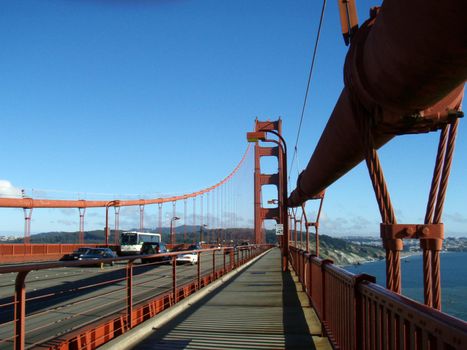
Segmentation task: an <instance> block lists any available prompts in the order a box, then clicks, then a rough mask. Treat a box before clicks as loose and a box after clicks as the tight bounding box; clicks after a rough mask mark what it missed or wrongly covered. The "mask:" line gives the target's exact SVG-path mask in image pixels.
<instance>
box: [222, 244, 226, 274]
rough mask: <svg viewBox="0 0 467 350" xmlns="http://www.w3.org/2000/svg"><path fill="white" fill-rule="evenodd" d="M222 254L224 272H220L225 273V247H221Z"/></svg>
mask: <svg viewBox="0 0 467 350" xmlns="http://www.w3.org/2000/svg"><path fill="white" fill-rule="evenodd" d="M222 256H223V257H224V272H223V273H222V274H223V275H225V273H226V271H225V248H224V249H222Z"/></svg>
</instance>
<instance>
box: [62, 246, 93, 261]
mask: <svg viewBox="0 0 467 350" xmlns="http://www.w3.org/2000/svg"><path fill="white" fill-rule="evenodd" d="M90 249H92V248H90V247H81V248H78V249H76V250H75V251H73V253H70V254H65V255H64V256H62V257H61V258H60V261H74V260H79V258H80V257H81V256H82V255H83V254H85V253H86V252H87V251H88V250H90Z"/></svg>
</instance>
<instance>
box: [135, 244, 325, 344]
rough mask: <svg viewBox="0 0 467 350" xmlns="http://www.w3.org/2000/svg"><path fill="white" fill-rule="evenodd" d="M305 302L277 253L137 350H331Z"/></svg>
mask: <svg viewBox="0 0 467 350" xmlns="http://www.w3.org/2000/svg"><path fill="white" fill-rule="evenodd" d="M304 300H306V296H305V295H304V293H302V292H297V288H296V284H295V281H294V279H293V278H292V275H291V274H290V273H285V274H283V273H282V272H281V268H280V252H279V250H278V249H273V250H272V251H270V252H269V253H267V254H266V255H264V256H263V257H262V258H260V259H259V260H257V261H256V262H254V263H253V264H252V265H251V266H249V267H248V268H246V269H245V270H244V271H243V272H242V273H241V274H239V275H238V276H236V277H235V278H233V279H232V280H230V282H228V283H226V284H225V285H223V286H222V287H220V288H218V289H217V290H216V291H214V292H213V293H211V294H209V295H208V296H207V297H205V298H203V299H202V300H200V301H199V302H197V303H195V304H193V306H191V307H190V309H188V310H187V311H185V312H183V313H181V314H180V315H178V316H177V317H175V318H174V319H172V320H171V321H169V322H168V323H167V324H165V325H164V326H162V327H161V328H159V329H156V330H153V331H152V333H151V334H150V335H149V336H148V337H147V338H146V339H144V340H143V341H142V342H141V343H139V344H138V345H136V346H135V347H134V348H133V349H284V348H285V349H315V348H316V349H330V345H329V342H328V340H327V339H326V338H321V337H320V336H319V334H320V330H321V325H320V324H319V321H318V319H317V317H316V315H315V314H314V312H313V310H312V309H311V308H310V307H307V306H306V305H305V307H302V304H301V301H302V303H303V301H304ZM306 301H307V300H306Z"/></svg>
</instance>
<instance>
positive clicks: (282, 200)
mask: <svg viewBox="0 0 467 350" xmlns="http://www.w3.org/2000/svg"><path fill="white" fill-rule="evenodd" d="M267 132H270V133H271V134H274V135H276V136H277V137H278V138H279V141H277V140H270V139H267V138H266V133H267ZM247 139H248V142H257V141H263V142H273V143H275V144H277V145H278V146H279V150H280V151H281V153H282V183H281V187H282V188H281V189H280V193H279V209H280V212H281V215H280V220H281V221H282V224H283V225H284V235H283V238H282V239H283V249H282V271H287V269H288V260H289V222H288V213H287V143H286V142H285V140H284V138H283V137H282V136H281V134H279V133H278V132H277V131H275V130H259V131H254V132H248V133H247Z"/></svg>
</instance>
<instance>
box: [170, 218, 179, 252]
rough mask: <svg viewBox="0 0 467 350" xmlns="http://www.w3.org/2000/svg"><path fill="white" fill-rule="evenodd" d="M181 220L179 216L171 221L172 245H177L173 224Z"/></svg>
mask: <svg viewBox="0 0 467 350" xmlns="http://www.w3.org/2000/svg"><path fill="white" fill-rule="evenodd" d="M177 220H180V218H179V217H178V216H174V217H173V218H172V219H170V244H172V245H175V234H174V230H173V223H174V221H177Z"/></svg>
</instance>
